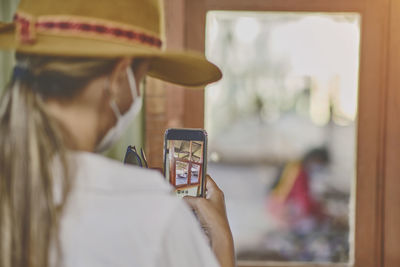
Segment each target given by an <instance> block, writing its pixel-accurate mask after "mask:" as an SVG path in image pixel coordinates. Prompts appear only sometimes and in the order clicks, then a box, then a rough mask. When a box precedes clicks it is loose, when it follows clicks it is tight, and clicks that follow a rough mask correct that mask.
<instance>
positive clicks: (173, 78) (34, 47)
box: [0, 23, 222, 87]
mask: <svg viewBox="0 0 400 267" xmlns="http://www.w3.org/2000/svg"><path fill="white" fill-rule="evenodd" d="M15 36H16V35H15V27H14V25H13V24H12V23H10V24H4V23H0V49H5V50H14V51H17V52H21V53H28V54H40V55H54V56H73V57H98V58H116V57H140V58H149V59H150V60H151V63H150V69H149V72H148V75H149V76H152V77H154V78H157V79H161V80H164V81H167V82H171V83H174V84H179V85H183V86H189V87H200V86H205V85H207V84H209V83H212V82H215V81H218V80H219V79H221V77H222V73H221V71H220V69H219V68H218V67H217V66H215V65H214V64H213V63H211V62H209V61H208V60H207V59H206V58H205V57H204V56H203V55H201V54H200V53H196V52H186V51H185V52H175V51H162V50H158V49H154V48H150V47H149V48H147V47H143V46H139V45H132V44H129V45H128V44H124V43H119V42H112V41H104V40H97V39H90V38H79V37H74V38H72V37H67V36H65V37H64V36H54V35H44V34H40V35H38V38H37V40H38V41H37V42H36V43H34V44H29V45H21V44H19V43H18V42H17V40H16V38H15Z"/></svg>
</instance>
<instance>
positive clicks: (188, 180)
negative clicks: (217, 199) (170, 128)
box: [165, 140, 203, 197]
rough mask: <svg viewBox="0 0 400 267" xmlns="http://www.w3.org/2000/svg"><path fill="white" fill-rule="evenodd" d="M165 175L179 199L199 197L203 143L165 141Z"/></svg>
mask: <svg viewBox="0 0 400 267" xmlns="http://www.w3.org/2000/svg"><path fill="white" fill-rule="evenodd" d="M165 159H166V164H165V168H166V170H165V174H166V179H167V180H168V181H169V182H170V183H171V184H172V185H173V186H174V187H175V193H176V195H177V196H179V197H184V196H195V197H196V196H199V195H200V193H201V184H202V174H203V141H187V140H167V154H166V158H165Z"/></svg>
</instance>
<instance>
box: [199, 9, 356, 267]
mask: <svg viewBox="0 0 400 267" xmlns="http://www.w3.org/2000/svg"><path fill="white" fill-rule="evenodd" d="M206 32H207V33H206V53H207V57H208V59H209V60H211V61H212V62H214V63H215V64H216V65H218V66H219V67H220V68H221V69H222V72H223V75H224V76H223V79H222V80H221V81H220V82H218V83H216V84H214V85H211V86H209V87H208V88H207V89H206V116H205V120H206V130H207V132H208V134H209V151H210V154H209V158H210V162H209V164H208V172H209V173H210V174H212V176H213V177H214V178H215V180H216V181H217V182H218V183H219V184H220V185H221V187H222V189H223V190H224V191H225V196H226V202H227V209H228V214H229V219H230V222H231V227H232V231H233V235H234V239H235V246H236V250H237V254H238V259H239V260H269V261H313V262H348V261H349V258H350V254H351V253H350V251H351V249H350V245H349V244H350V243H351V242H350V240H351V238H352V235H351V234H349V232H350V230H349V229H350V227H349V221H351V220H350V219H351V218H350V216H349V203H350V199H351V185H352V182H353V180H354V177H355V146H356V144H355V135H356V115H357V91H358V68H359V64H358V63H359V39H360V16H359V15H358V14H356V13H278V12H237V11H233V12H227V11H211V12H209V13H208V14H207V31H206Z"/></svg>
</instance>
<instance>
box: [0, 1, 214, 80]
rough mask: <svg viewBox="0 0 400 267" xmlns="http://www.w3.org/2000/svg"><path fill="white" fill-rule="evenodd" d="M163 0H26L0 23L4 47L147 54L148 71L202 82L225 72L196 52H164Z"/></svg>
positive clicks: (97, 54) (54, 52)
mask: <svg viewBox="0 0 400 267" xmlns="http://www.w3.org/2000/svg"><path fill="white" fill-rule="evenodd" d="M163 30H164V29H163V10H162V4H161V2H160V1H158V0H115V1H112V0H84V1H82V0H21V3H20V5H19V7H18V10H17V13H16V14H15V17H14V22H13V23H1V22H0V48H2V49H8V50H16V51H18V52H23V53H29V54H41V55H56V56H72V57H100V58H104V57H111V58H112V57H114V58H115V57H144V58H150V59H151V66H150V70H149V73H148V74H149V75H150V76H153V77H155V78H159V79H161V80H165V81H169V82H172V83H176V84H181V85H185V86H202V85H205V84H207V83H210V82H214V81H217V80H219V79H220V78H221V76H222V75H221V71H220V70H219V69H218V67H216V66H215V65H214V64H212V63H210V62H209V61H207V60H206V59H205V58H204V56H203V55H200V54H198V53H194V52H172V51H165V50H164V49H163V47H164V46H165V45H164V44H165V43H164V40H163V38H164V36H163V35H164V32H163Z"/></svg>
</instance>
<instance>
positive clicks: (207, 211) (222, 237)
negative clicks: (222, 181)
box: [184, 175, 235, 267]
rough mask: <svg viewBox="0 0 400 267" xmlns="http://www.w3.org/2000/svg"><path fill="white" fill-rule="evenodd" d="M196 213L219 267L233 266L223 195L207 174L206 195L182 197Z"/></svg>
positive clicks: (231, 246)
mask: <svg viewBox="0 0 400 267" xmlns="http://www.w3.org/2000/svg"><path fill="white" fill-rule="evenodd" d="M184 200H185V201H186V202H187V203H188V205H189V206H190V207H191V208H192V209H193V210H194V212H195V213H196V215H197V217H198V219H199V221H200V223H201V225H202V227H203V229H205V232H206V234H207V236H208V238H209V239H210V241H211V247H212V249H213V251H214V253H215V255H216V257H217V259H218V261H219V263H220V265H221V267H233V266H235V252H234V245H233V238H232V233H231V229H230V227H229V222H228V218H227V216H226V208H225V197H224V193H223V192H222V190H221V189H220V188H219V187H218V186H217V184H216V183H215V182H214V180H213V179H212V178H211V177H210V176H208V175H207V178H206V197H205V198H202V197H190V196H187V197H184Z"/></svg>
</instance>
